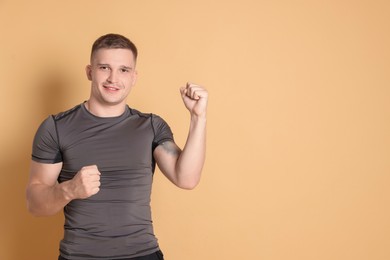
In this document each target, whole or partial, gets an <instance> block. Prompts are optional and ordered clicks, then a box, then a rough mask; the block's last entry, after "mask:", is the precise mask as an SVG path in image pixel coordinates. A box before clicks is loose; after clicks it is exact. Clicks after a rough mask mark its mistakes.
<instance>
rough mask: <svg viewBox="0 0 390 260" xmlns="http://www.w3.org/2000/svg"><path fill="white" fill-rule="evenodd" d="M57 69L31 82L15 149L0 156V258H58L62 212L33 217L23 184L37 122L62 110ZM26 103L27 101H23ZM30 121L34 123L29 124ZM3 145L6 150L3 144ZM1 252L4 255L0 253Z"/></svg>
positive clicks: (9, 259)
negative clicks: (54, 214)
mask: <svg viewBox="0 0 390 260" xmlns="http://www.w3.org/2000/svg"><path fill="white" fill-rule="evenodd" d="M57 75H61V74H59V73H46V76H45V77H44V78H42V80H39V81H37V82H36V84H34V85H33V86H31V87H33V88H34V90H36V91H33V93H34V95H33V96H31V97H29V98H30V99H31V100H32V102H31V103H33V104H34V108H33V109H29V108H27V107H25V108H22V109H21V110H22V111H24V112H23V113H22V115H19V117H21V118H18V121H17V124H16V125H15V134H14V136H18V140H17V141H15V145H17V146H18V147H16V149H12V151H17V152H14V153H8V152H7V153H6V154H5V156H4V157H3V156H2V157H3V158H1V164H0V170H1V173H2V176H3V177H2V180H1V186H2V187H1V189H0V198H2V200H4V201H2V203H1V205H3V210H2V214H1V215H2V216H1V219H2V220H1V223H2V228H1V235H0V237H1V238H0V242H1V244H2V245H1V247H3V246H4V248H2V249H1V250H0V259H5V260H23V259H37V260H38V259H57V257H58V246H59V240H60V239H61V236H62V226H63V217H62V213H59V214H57V215H56V216H52V217H33V216H32V215H30V214H29V213H28V212H27V208H26V201H25V188H26V184H27V181H28V175H29V165H30V160H31V145H32V138H33V136H34V134H35V131H36V129H37V127H38V126H39V124H40V122H41V121H42V120H43V119H44V118H46V117H47V116H48V115H50V114H53V113H57V112H58V111H61V110H63V108H64V106H65V104H64V101H65V99H64V98H63V95H62V94H63V93H64V92H65V89H66V86H65V85H66V84H65V81H64V80H63V79H61V78H60V77H61V76H57ZM25 106H27V105H25ZM32 125H33V126H32ZM2 149H4V150H6V147H3V148H2ZM3 254H4V255H3Z"/></svg>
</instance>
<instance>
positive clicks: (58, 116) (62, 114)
mask: <svg viewBox="0 0 390 260" xmlns="http://www.w3.org/2000/svg"><path fill="white" fill-rule="evenodd" d="M81 106H82V104H78V105H76V106H74V107H72V108H71V109H68V110H66V111H63V112H60V113H58V114H55V115H52V117H53V119H54V121H59V120H61V119H63V118H66V117H67V116H69V115H72V114H74V113H75V112H77V111H79V110H80V108H81Z"/></svg>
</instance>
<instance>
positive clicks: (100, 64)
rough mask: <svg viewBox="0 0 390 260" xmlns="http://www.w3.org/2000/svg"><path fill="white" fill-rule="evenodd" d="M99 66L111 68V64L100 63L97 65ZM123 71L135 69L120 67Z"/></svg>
mask: <svg viewBox="0 0 390 260" xmlns="http://www.w3.org/2000/svg"><path fill="white" fill-rule="evenodd" d="M96 65H97V66H107V67H111V66H110V64H106V63H98V64H96ZM120 68H121V69H128V70H132V69H133V68H132V67H129V66H125V65H122V66H120Z"/></svg>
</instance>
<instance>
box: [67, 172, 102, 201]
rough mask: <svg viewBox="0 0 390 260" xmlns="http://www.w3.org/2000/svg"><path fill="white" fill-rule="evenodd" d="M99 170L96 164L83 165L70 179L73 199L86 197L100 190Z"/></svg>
mask: <svg viewBox="0 0 390 260" xmlns="http://www.w3.org/2000/svg"><path fill="white" fill-rule="evenodd" d="M100 174H101V173H100V172H99V170H98V168H97V166H96V165H89V166H84V167H83V168H81V169H80V171H78V172H77V174H76V175H75V176H74V178H73V179H72V180H71V181H70V182H71V185H70V187H69V188H70V192H71V193H72V194H73V196H72V197H73V199H86V198H88V197H91V196H92V195H95V194H96V193H98V192H99V190H100Z"/></svg>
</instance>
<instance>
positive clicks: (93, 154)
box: [32, 104, 173, 260]
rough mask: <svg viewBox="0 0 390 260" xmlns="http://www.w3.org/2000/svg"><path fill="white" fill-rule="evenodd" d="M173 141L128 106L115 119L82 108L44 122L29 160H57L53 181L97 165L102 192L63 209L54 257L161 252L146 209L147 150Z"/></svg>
mask: <svg viewBox="0 0 390 260" xmlns="http://www.w3.org/2000/svg"><path fill="white" fill-rule="evenodd" d="M165 141H173V135H172V132H171V130H170V128H169V126H168V125H167V124H166V122H165V121H164V120H163V119H162V118H160V117H159V116H156V115H154V114H143V113H140V112H139V111H137V110H135V109H131V108H129V107H128V106H127V107H126V111H125V112H124V113H123V114H122V115H121V116H119V117H110V118H100V117H96V116H94V115H92V114H91V113H89V112H88V111H87V110H86V109H85V107H84V105H83V104H80V105H77V106H76V107H74V108H72V109H70V110H68V111H66V112H62V113H59V114H57V115H55V116H49V117H48V118H47V119H46V120H45V121H44V122H43V123H42V124H41V126H40V127H39V129H38V131H37V133H36V135H35V138H34V143H33V151H32V159H33V160H34V161H37V162H41V163H58V162H62V163H63V166H62V170H61V173H60V175H59V178H58V181H59V182H60V183H61V182H63V181H67V180H70V179H72V178H73V177H74V175H75V174H76V173H77V172H78V171H79V170H80V169H81V168H82V167H83V166H87V165H93V164H96V165H97V166H98V169H99V171H100V172H101V186H100V191H99V192H98V193H97V194H95V195H93V196H91V197H89V198H87V199H78V200H73V201H71V202H70V203H69V204H68V205H66V206H65V208H64V214H65V225H64V228H65V233H64V238H63V240H62V241H61V243H60V253H61V255H62V256H63V257H65V258H67V259H72V260H73V259H80V260H81V259H89V260H92V259H120V258H130V257H137V256H142V255H147V254H151V253H153V252H155V251H157V250H159V247H158V243H157V239H156V237H155V235H154V232H153V226H152V217H151V209H150V195H151V187H152V178H153V172H154V168H155V161H154V158H153V150H154V148H155V147H157V146H158V145H159V144H161V143H163V142H165Z"/></svg>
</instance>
